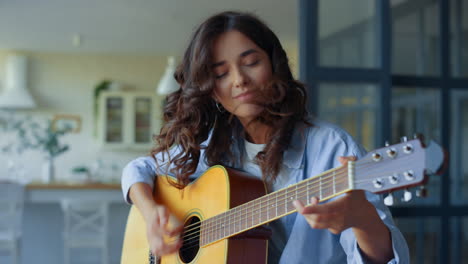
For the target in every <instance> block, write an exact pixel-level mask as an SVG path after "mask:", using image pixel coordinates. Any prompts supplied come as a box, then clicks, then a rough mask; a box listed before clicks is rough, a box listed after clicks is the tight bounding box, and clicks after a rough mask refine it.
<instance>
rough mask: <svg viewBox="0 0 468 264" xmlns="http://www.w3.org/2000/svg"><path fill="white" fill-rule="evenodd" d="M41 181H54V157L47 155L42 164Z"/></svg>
mask: <svg viewBox="0 0 468 264" xmlns="http://www.w3.org/2000/svg"><path fill="white" fill-rule="evenodd" d="M41 176H42V182H43V183H51V182H53V181H55V166H54V159H53V158H50V157H47V158H46V159H45V161H44V164H42V175H41Z"/></svg>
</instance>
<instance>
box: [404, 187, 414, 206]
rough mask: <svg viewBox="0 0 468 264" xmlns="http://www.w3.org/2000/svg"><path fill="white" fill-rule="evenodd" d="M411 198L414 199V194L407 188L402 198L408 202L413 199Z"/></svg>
mask: <svg viewBox="0 0 468 264" xmlns="http://www.w3.org/2000/svg"><path fill="white" fill-rule="evenodd" d="M411 199H413V194H412V193H411V192H410V191H408V190H405V192H404V193H403V198H401V200H402V201H403V202H405V203H407V202H409V201H411Z"/></svg>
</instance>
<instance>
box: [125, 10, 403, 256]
mask: <svg viewBox="0 0 468 264" xmlns="http://www.w3.org/2000/svg"><path fill="white" fill-rule="evenodd" d="M175 78H176V79H177V81H178V83H179V84H180V86H181V88H180V89H179V90H178V91H177V92H175V93H173V94H171V95H169V96H168V98H167V104H166V106H165V109H164V118H165V121H166V123H165V125H164V127H163V128H162V130H161V133H160V135H158V136H157V137H156V140H157V146H156V147H155V148H154V149H153V150H152V155H151V157H143V158H139V159H136V160H134V161H132V162H131V163H129V164H128V165H127V166H126V168H125V169H124V172H123V178H122V187H123V192H124V195H125V198H126V199H127V201H128V202H130V203H133V204H135V205H136V207H137V208H138V209H139V210H140V211H141V212H142V215H143V217H144V219H145V222H146V225H147V238H148V242H149V245H150V249H151V251H152V252H153V253H155V254H157V255H165V254H170V253H173V252H175V251H177V250H178V249H179V248H180V246H181V244H182V243H181V241H180V240H178V241H176V242H174V243H166V242H164V239H163V236H165V235H170V236H173V235H177V234H179V233H180V232H181V228H175V229H171V230H170V229H168V227H167V226H166V224H167V222H168V219H169V216H170V212H169V211H168V210H167V208H165V207H164V206H163V205H159V204H156V203H155V202H154V201H153V199H152V187H153V181H154V177H155V176H156V175H158V174H172V175H174V176H176V177H177V179H178V183H177V184H176V185H177V186H176V187H178V188H183V187H184V186H185V185H187V184H188V183H189V182H190V179H192V178H196V177H198V176H199V175H201V174H202V173H203V171H205V170H206V169H207V168H208V167H209V166H212V165H215V164H222V165H226V166H229V167H234V168H237V169H240V170H243V171H246V172H248V173H250V174H252V175H255V176H257V177H259V178H262V179H263V180H264V181H265V182H266V183H267V186H268V190H269V191H270V192H271V191H275V190H278V189H281V188H283V187H286V186H288V185H290V184H294V183H297V182H299V181H301V180H304V179H306V178H309V177H312V176H314V175H318V174H320V173H321V172H323V171H325V170H329V169H331V168H334V167H337V166H339V165H340V163H341V164H344V163H345V162H346V161H347V160H350V159H355V157H358V158H359V157H361V156H362V155H363V154H364V150H363V149H362V148H361V147H360V146H359V145H358V144H356V143H355V142H354V141H353V139H352V138H351V137H350V136H349V135H348V134H347V133H345V132H344V131H343V130H341V129H340V128H338V127H336V126H333V125H331V124H328V123H325V122H321V121H318V120H312V119H311V118H310V117H309V116H308V115H307V112H306V98H305V94H306V91H305V88H304V86H303V85H302V84H301V83H299V82H297V81H295V80H294V79H293V77H292V74H291V71H290V69H289V66H288V59H287V56H286V53H285V52H284V50H283V48H282V46H281V44H280V42H279V40H278V38H277V37H276V36H275V34H274V33H273V32H272V31H271V30H270V29H269V28H268V27H267V26H266V25H264V24H263V23H262V22H261V21H259V20H258V19H257V18H256V17H254V16H252V15H250V14H245V13H236V12H224V13H220V14H217V15H215V16H213V17H211V18H209V19H207V20H206V21H205V22H204V23H202V24H201V25H200V26H199V27H198V29H197V30H196V32H195V33H194V35H193V37H192V40H191V42H190V44H189V46H188V48H187V50H186V52H185V55H184V57H183V60H182V63H181V64H180V66H179V67H178V70H177V72H176V74H175ZM172 146H175V147H172ZM345 157H347V158H345ZM189 177H190V179H189ZM294 206H295V207H296V209H297V211H298V212H299V214H300V215H299V214H292V215H289V216H286V217H283V218H281V219H279V220H277V221H275V222H273V223H272V224H271V225H270V226H271V227H272V229H273V235H272V237H271V239H270V243H269V257H268V259H269V262H270V263H304V262H306V260H307V262H308V263H309V262H310V263H343V262H345V261H348V262H352V263H355V262H356V263H362V262H368V261H369V262H372V263H374V262H375V263H387V262H391V263H408V262H409V260H408V249H407V246H406V242H405V240H404V238H403V237H402V235H401V233H400V232H399V230H398V229H397V228H396V227H395V225H394V224H393V221H392V219H391V216H390V213H389V211H388V209H387V208H386V207H385V206H384V205H383V203H382V201H381V198H380V197H379V196H377V195H374V194H369V193H368V194H364V192H362V191H352V192H349V193H346V194H344V195H341V196H340V197H338V198H336V199H333V200H331V201H328V202H326V203H321V204H319V203H318V199H317V198H315V197H314V198H312V199H311V200H310V203H309V204H308V205H307V206H306V205H304V204H303V203H302V202H300V201H294Z"/></svg>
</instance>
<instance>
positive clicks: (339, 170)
mask: <svg viewBox="0 0 468 264" xmlns="http://www.w3.org/2000/svg"><path fill="white" fill-rule="evenodd" d="M360 161H362V162H360V164H359V165H357V166H356V168H358V166H359V168H360V169H362V167H364V166H362V165H366V164H371V165H372V164H375V161H373V160H372V159H369V160H368V161H370V162H364V161H366V160H363V159H361V160H360ZM347 170H348V167H343V166H342V167H339V168H336V169H335V175H329V177H336V176H342V174H340V173H341V172H347ZM325 173H326V172H325ZM331 173H333V169H332V170H330V172H329V174H331ZM324 176H327V174H325V175H323V176H321V177H323V178H322V179H327V178H329V177H324ZM321 177H319V176H315V177H314V178H309V179H306V180H305V181H311V180H320V178H321ZM300 183H302V182H300ZM300 183H298V184H300ZM355 183H359V181H355ZM285 189H286V188H285ZM254 201H255V200H253V201H249V202H247V203H245V204H243V205H247V204H249V203H252V202H254ZM232 209H234V208H232ZM246 209H250V208H246ZM221 214H222V213H221ZM214 217H216V216H214ZM207 220H208V219H207ZM195 224H196V223H195ZM190 226H191V225H188V226H186V227H184V229H187V228H189V227H190Z"/></svg>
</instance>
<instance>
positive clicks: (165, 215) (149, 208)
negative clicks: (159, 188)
mask: <svg viewBox="0 0 468 264" xmlns="http://www.w3.org/2000/svg"><path fill="white" fill-rule="evenodd" d="M129 196H130V199H131V200H132V202H133V204H134V205H135V206H136V207H137V208H138V210H139V211H140V212H141V214H142V215H143V218H144V219H145V222H146V237H147V239H148V245H149V248H150V250H151V252H152V253H153V254H154V255H158V256H162V255H168V254H171V253H174V252H176V251H177V250H178V249H179V248H180V247H181V246H182V239H181V238H180V233H181V232H182V230H183V225H180V224H178V223H175V221H172V222H171V223H170V224H169V220H170V219H171V214H170V212H169V210H168V209H167V208H166V207H165V206H164V205H161V204H157V203H156V202H155V201H154V199H153V189H152V188H151V187H150V186H149V185H148V184H146V183H141V182H139V183H135V184H134V185H132V187H130V191H129ZM174 219H175V218H174Z"/></svg>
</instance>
